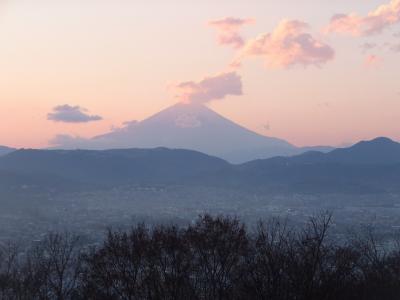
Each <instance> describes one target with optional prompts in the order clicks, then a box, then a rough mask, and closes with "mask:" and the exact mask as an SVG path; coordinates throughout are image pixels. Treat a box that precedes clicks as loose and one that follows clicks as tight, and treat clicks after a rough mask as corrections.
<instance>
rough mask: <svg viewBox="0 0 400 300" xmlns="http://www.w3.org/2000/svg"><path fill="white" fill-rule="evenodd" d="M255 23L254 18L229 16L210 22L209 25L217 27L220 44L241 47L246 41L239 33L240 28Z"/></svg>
mask: <svg viewBox="0 0 400 300" xmlns="http://www.w3.org/2000/svg"><path fill="white" fill-rule="evenodd" d="M252 23H254V20H253V19H239V18H233V17H227V18H223V19H218V20H214V21H210V22H208V25H210V26H212V27H214V28H216V29H217V34H218V35H217V38H218V43H219V44H220V45H230V46H233V47H234V48H236V49H238V48H241V47H242V46H243V45H244V43H245V41H244V39H243V38H242V36H241V35H240V34H239V30H240V28H241V27H242V26H244V25H249V24H252Z"/></svg>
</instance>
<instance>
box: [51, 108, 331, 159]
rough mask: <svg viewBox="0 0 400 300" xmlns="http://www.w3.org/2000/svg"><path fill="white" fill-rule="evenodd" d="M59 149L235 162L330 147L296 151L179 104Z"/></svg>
mask: <svg viewBox="0 0 400 300" xmlns="http://www.w3.org/2000/svg"><path fill="white" fill-rule="evenodd" d="M56 144H57V148H64V149H76V148H81V149H97V150H99V149H116V148H155V147H167V148H175V149H176V148H179V149H190V150H196V151H200V152H203V153H206V154H209V155H213V156H217V157H220V158H223V159H225V160H227V161H229V162H232V163H242V162H246V161H249V160H253V159H263V158H270V157H273V156H288V155H295V154H300V153H302V152H305V151H308V150H319V151H324V150H331V148H329V147H316V148H297V147H295V146H293V145H291V144H290V143H288V142H286V141H284V140H282V139H278V138H273V137H267V136H263V135H260V134H258V133H255V132H253V131H251V130H248V129H246V128H244V127H242V126H240V125H238V124H236V123H234V122H232V121H230V120H228V119H226V118H225V117H223V116H221V115H219V114H218V113H216V112H214V111H213V110H211V109H209V108H208V107H206V106H205V105H201V104H184V103H178V104H175V105H173V106H171V107H169V108H167V109H165V110H162V111H160V112H159V113H157V114H155V115H153V116H151V117H149V118H147V119H145V120H143V121H141V122H130V123H128V124H126V126H125V127H123V128H119V129H115V130H113V131H111V132H109V133H107V134H104V135H100V136H96V137H94V138H91V139H88V140H86V139H81V138H72V137H68V136H64V137H63V136H60V137H58V139H56Z"/></svg>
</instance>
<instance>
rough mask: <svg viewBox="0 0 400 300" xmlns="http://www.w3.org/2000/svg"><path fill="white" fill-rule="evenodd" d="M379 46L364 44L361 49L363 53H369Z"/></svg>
mask: <svg viewBox="0 0 400 300" xmlns="http://www.w3.org/2000/svg"><path fill="white" fill-rule="evenodd" d="M377 46H378V45H377V44H375V43H364V44H362V45H361V46H360V48H361V49H362V50H363V51H368V50H371V49H374V48H376V47H377Z"/></svg>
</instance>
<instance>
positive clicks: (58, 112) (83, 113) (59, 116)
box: [47, 104, 103, 123]
mask: <svg viewBox="0 0 400 300" xmlns="http://www.w3.org/2000/svg"><path fill="white" fill-rule="evenodd" d="M47 119H48V120H51V121H54V122H64V123H87V122H92V121H99V120H102V119H103V118H102V117H101V116H98V115H89V114H88V113H87V110H86V109H85V108H82V107H80V106H71V105H68V104H64V105H59V106H56V107H54V108H53V111H52V112H51V113H48V114H47Z"/></svg>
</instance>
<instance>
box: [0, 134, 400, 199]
mask: <svg viewBox="0 0 400 300" xmlns="http://www.w3.org/2000/svg"><path fill="white" fill-rule="evenodd" d="M2 174H3V177H4V176H5V177H7V176H8V175H4V174H12V175H13V176H12V177H9V178H12V179H10V180H12V182H13V184H14V185H18V184H19V185H20V186H23V185H26V184H28V183H29V182H30V183H32V182H33V183H32V184H34V185H46V178H49V180H48V182H47V183H48V185H49V186H51V187H57V186H59V185H60V183H62V182H63V180H65V182H66V184H68V186H71V187H74V184H75V185H76V186H79V187H80V188H82V186H87V187H93V188H99V187H101V188H103V187H105V188H107V187H116V186H119V185H125V184H139V185H140V184H149V185H152V184H179V185H193V184H194V185H202V186H218V187H221V188H233V189H249V190H253V191H255V190H257V191H265V192H277V193H297V192H298V193H338V194H340V193H357V194H363V193H391V192H400V186H399V182H400V144H399V143H396V142H394V141H392V140H390V139H387V138H377V139H374V140H372V141H364V142H360V143H358V144H356V145H354V146H352V147H349V148H343V149H336V150H333V151H331V152H329V153H322V152H315V151H313V152H307V153H304V154H301V155H297V156H292V157H274V158H270V159H264V160H254V161H251V162H248V163H244V164H240V165H232V164H230V163H228V162H226V161H224V160H222V159H219V158H216V157H212V156H209V155H206V154H203V153H200V152H196V151H191V150H171V149H167V148H155V149H123V150H106V151H96V150H17V151H14V152H12V153H9V154H7V155H5V156H3V157H0V178H1V176H2ZM5 177H4V178H5ZM39 179H40V180H39ZM28 185H29V184H28ZM0 189H1V185H0Z"/></svg>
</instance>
